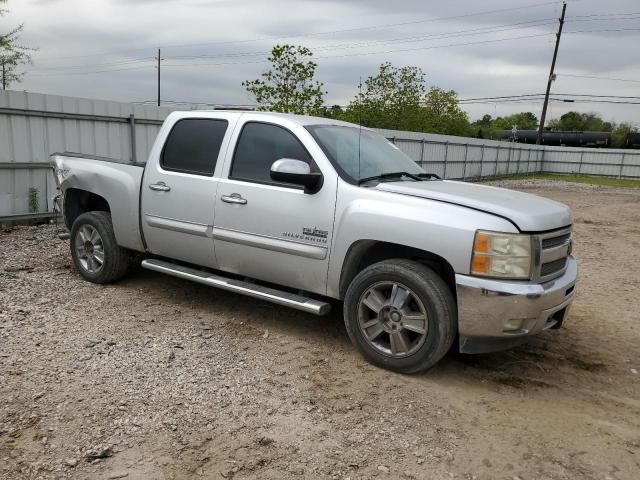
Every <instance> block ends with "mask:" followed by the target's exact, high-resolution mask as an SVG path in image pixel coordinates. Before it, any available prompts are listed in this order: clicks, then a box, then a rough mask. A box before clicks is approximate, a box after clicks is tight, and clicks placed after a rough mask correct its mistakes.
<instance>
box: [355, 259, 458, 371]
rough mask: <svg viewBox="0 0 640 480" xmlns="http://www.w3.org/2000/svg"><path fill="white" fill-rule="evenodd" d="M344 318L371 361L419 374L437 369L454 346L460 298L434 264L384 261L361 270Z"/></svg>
mask: <svg viewBox="0 0 640 480" xmlns="http://www.w3.org/2000/svg"><path fill="white" fill-rule="evenodd" d="M407 292H408V293H407ZM344 322H345V325H346V328H347V333H348V334H349V338H350V339H351V342H352V343H353V344H354V345H355V346H356V347H357V348H358V350H359V351H360V353H361V354H362V355H363V356H364V358H365V359H366V360H367V361H369V362H370V363H372V364H374V365H377V366H379V367H382V368H386V369H389V370H393V371H396V372H400V373H416V372H421V371H423V370H427V369H429V368H431V367H433V366H434V365H435V364H436V363H438V362H439V361H440V360H441V359H442V357H444V355H445V354H446V353H447V352H448V351H449V349H450V348H451V346H452V345H453V341H454V339H455V337H456V332H457V328H456V326H457V311H456V302H455V300H454V297H453V294H452V293H451V290H450V289H449V287H448V286H447V285H446V284H445V282H444V281H443V280H442V278H441V277H440V276H438V275H437V274H436V273H435V272H434V271H433V270H431V269H430V268H428V267H426V266H424V265H422V264H420V263H417V262H414V261H410V260H405V259H392V260H385V261H382V262H379V263H375V264H373V265H371V266H369V267H367V268H365V269H364V270H362V271H361V272H360V273H358V275H356V277H355V278H354V279H353V281H352V282H351V284H350V285H349V288H348V289H347V294H346V296H345V300H344Z"/></svg>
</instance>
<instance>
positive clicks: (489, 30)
mask: <svg viewBox="0 0 640 480" xmlns="http://www.w3.org/2000/svg"><path fill="white" fill-rule="evenodd" d="M549 20H552V19H551V18H543V19H538V20H530V21H527V22H518V23H512V24H506V25H498V26H491V27H481V28H472V29H467V30H459V31H454V32H443V33H432V34H429V35H420V36H417V37H399V38H394V39H387V40H372V41H369V42H356V43H353V42H349V43H339V44H333V45H321V46H319V47H312V48H311V49H312V50H313V51H314V52H316V51H324V50H334V49H351V48H364V47H370V46H379V45H387V44H393V43H404V42H408V43H413V42H419V41H425V40H429V39H435V40H441V39H445V38H455V37H461V36H468V35H484V34H489V33H501V32H506V31H511V30H521V29H526V28H533V27H537V26H544V25H550V24H551V23H553V22H549ZM525 24H526V26H522V25H525ZM515 26H518V27H517V28H506V27H515ZM269 53H271V51H270V50H266V51H261V52H239V53H220V54H202V55H179V56H172V57H169V58H171V59H172V60H182V59H199V58H223V57H224V58H227V57H236V56H237V57H241V56H255V55H267V54H269Z"/></svg>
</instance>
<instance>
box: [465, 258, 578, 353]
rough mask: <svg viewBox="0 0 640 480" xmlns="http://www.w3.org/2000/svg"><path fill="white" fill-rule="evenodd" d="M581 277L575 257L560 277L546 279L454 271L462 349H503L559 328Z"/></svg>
mask: <svg viewBox="0 0 640 480" xmlns="http://www.w3.org/2000/svg"><path fill="white" fill-rule="evenodd" d="M577 276H578V266H577V264H576V260H575V259H574V258H573V257H569V258H568V259H567V269H566V271H565V272H564V274H562V276H560V277H558V278H555V279H553V280H550V281H549V282H546V283H542V284H540V283H533V282H514V281H502V280H490V279H487V278H478V277H472V276H468V275H458V274H456V290H457V293H458V331H459V334H460V351H461V352H462V353H486V352H493V351H497V350H504V349H506V348H511V347H514V346H516V345H519V344H521V343H524V342H526V340H527V339H528V338H529V337H530V336H532V335H536V334H538V333H540V332H541V331H543V330H547V329H549V328H560V326H561V325H562V322H563V321H564V319H565V317H566V315H567V313H568V311H569V306H570V305H571V302H573V299H574V298H575V295H576V291H575V284H576V278H577Z"/></svg>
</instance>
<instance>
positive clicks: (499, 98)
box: [458, 93, 640, 103]
mask: <svg viewBox="0 0 640 480" xmlns="http://www.w3.org/2000/svg"><path fill="white" fill-rule="evenodd" d="M543 95H544V93H526V94H522V95H501V96H499V97H478V98H461V99H460V100H458V102H459V103H466V102H473V101H478V100H502V99H523V100H528V99H529V98H528V97H541V96H543ZM552 95H557V96H562V97H589V98H623V99H640V97H638V96H633V95H600V94H591V93H553V94H552Z"/></svg>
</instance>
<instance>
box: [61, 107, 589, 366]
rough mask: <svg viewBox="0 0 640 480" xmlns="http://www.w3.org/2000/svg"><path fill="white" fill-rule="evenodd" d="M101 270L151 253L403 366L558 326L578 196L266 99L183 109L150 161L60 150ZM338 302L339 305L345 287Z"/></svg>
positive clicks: (93, 267) (88, 247)
mask: <svg viewBox="0 0 640 480" xmlns="http://www.w3.org/2000/svg"><path fill="white" fill-rule="evenodd" d="M51 160H52V165H53V168H54V170H55V177H56V181H57V183H58V187H59V189H60V190H61V198H59V203H60V204H61V209H62V211H63V216H64V222H65V224H66V226H67V227H68V228H69V230H70V248H71V256H72V257H73V262H74V264H75V267H76V268H77V270H78V271H79V272H80V274H81V275H82V276H83V277H84V278H85V279H87V280H89V281H90V282H95V283H107V282H114V281H116V280H118V279H119V278H121V277H122V276H123V275H125V273H126V271H127V268H128V266H129V264H130V262H131V259H132V258H134V257H139V255H132V253H133V252H142V253H144V254H145V258H146V259H145V260H143V261H142V267H144V268H146V269H150V270H154V271H156V272H160V273H164V274H168V275H173V276H175V277H179V278H183V279H187V280H192V281H195V282H199V283H203V284H206V285H210V286H213V287H218V288H221V289H225V290H229V291H232V292H237V293H240V294H245V295H249V296H252V297H256V298H260V299H264V300H267V301H271V302H275V303H278V304H280V305H286V306H289V307H293V308H297V309H299V310H302V311H305V312H310V313H313V314H317V315H323V314H325V313H327V312H328V311H329V309H330V307H331V305H332V303H335V301H339V302H343V304H344V305H343V314H344V322H345V325H346V329H347V332H348V334H349V337H350V338H351V340H352V342H353V344H354V345H355V346H356V347H357V348H358V350H359V351H360V352H361V353H362V354H363V355H364V357H365V358H366V359H368V360H369V361H370V362H372V363H374V364H376V365H379V366H382V367H385V368H389V369H392V370H395V371H399V372H405V373H411V372H417V371H421V370H424V369H427V368H429V367H431V366H433V365H434V364H435V363H436V362H438V361H439V360H440V359H441V358H442V357H443V355H445V353H446V352H447V351H448V350H450V349H451V347H452V346H453V344H454V342H456V341H457V347H458V348H459V350H460V351H462V352H467V353H479V352H489V351H495V350H500V349H504V348H509V347H512V346H515V345H518V344H520V343H522V342H524V341H526V339H527V338H529V337H530V336H532V335H535V334H538V333H540V332H541V331H543V330H547V329H552V328H559V327H560V326H561V325H562V323H563V321H564V319H565V318H566V316H567V312H568V309H569V306H570V304H571V302H572V301H573V299H574V296H575V283H576V277H577V267H576V261H575V260H574V258H573V257H572V256H571V246H572V237H571V224H572V217H571V212H570V210H569V209H568V208H567V207H566V206H565V205H562V204H560V203H557V202H554V201H551V200H548V199H545V198H541V197H537V196H534V195H529V194H525V193H520V192H515V191H511V190H505V189H500V188H495V187H490V186H482V185H477V184H471V183H464V182H456V181H447V180H441V179H439V178H438V177H437V176H436V175H433V174H429V173H427V172H425V171H423V170H422V168H420V167H419V166H418V165H417V164H416V163H414V162H413V161H412V160H411V159H410V158H409V157H407V156H406V155H405V154H403V153H402V152H401V151H400V150H399V149H398V148H396V147H395V146H394V145H393V144H392V143H390V142H389V141H387V139H385V138H384V137H383V136H381V135H379V134H378V133H375V132H374V131H372V130H369V129H366V128H363V127H361V126H358V125H353V124H350V123H344V122H339V121H335V120H329V119H322V118H314V117H304V116H293V115H285V114H276V113H267V112H237V111H236V112H225V111H208V112H204V111H200V112H174V113H172V114H170V115H169V116H168V117H167V119H166V121H165V122H164V124H163V126H162V127H161V129H160V132H159V134H158V137H157V139H156V141H155V144H154V146H153V148H152V150H151V152H150V155H149V158H148V160H147V162H146V163H145V164H124V163H120V162H118V161H115V160H112V159H108V158H102V157H92V156H83V155H79V154H73V153H62V154H54V155H52V159H51ZM332 300H333V301H332Z"/></svg>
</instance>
